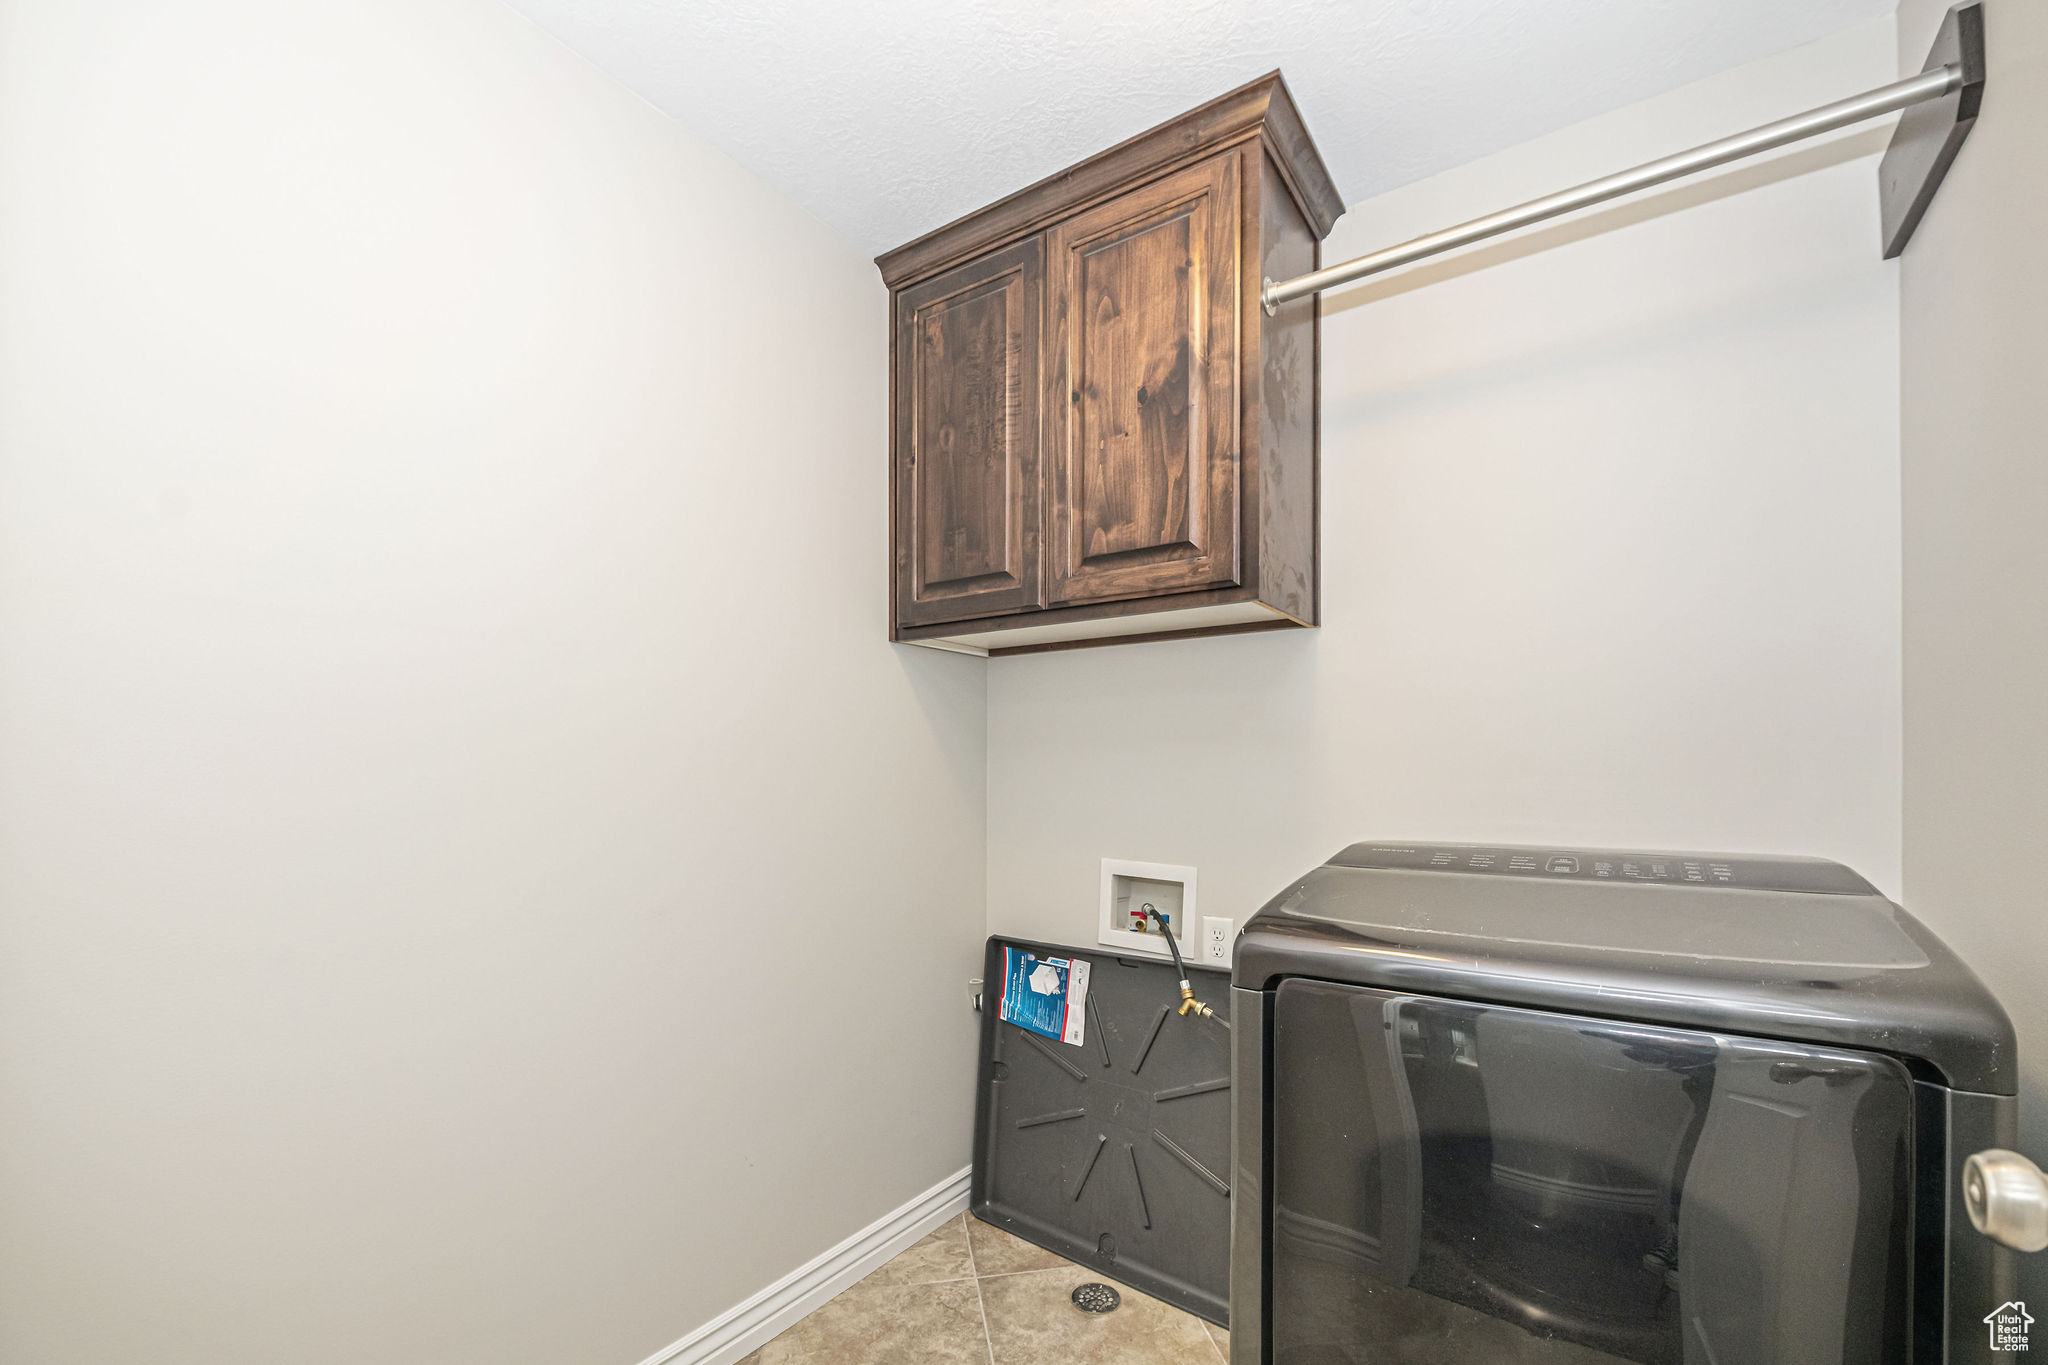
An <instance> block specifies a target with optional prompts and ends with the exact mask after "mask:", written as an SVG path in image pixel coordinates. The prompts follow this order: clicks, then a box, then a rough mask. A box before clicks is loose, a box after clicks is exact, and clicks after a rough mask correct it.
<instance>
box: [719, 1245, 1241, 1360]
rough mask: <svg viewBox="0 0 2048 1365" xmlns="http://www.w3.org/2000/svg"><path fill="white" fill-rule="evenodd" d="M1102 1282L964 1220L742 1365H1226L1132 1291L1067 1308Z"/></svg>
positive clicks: (1182, 1317)
mask: <svg viewBox="0 0 2048 1365" xmlns="http://www.w3.org/2000/svg"><path fill="white" fill-rule="evenodd" d="M1107 1279H1108V1277H1107V1276H1105V1275H1103V1274H1101V1273H1100V1272H1099V1271H1094V1270H1086V1269H1083V1268H1082V1267H1080V1266H1077V1265H1075V1264H1074V1263H1073V1262H1071V1261H1068V1260H1065V1259H1063V1258H1061V1257H1059V1256H1055V1255H1054V1254H1053V1253H1052V1252H1050V1251H1042V1250H1040V1249H1039V1248H1038V1247H1035V1246H1032V1245H1031V1244H1030V1243H1029V1242H1025V1241H1020V1240H1019V1239H1017V1238H1015V1237H1012V1236H1011V1235H1010V1234H1009V1233H1007V1232H1004V1231H1003V1230H1002V1229H1000V1228H993V1227H990V1226H989V1225H988V1224H986V1223H983V1222H981V1221H979V1220H977V1219H976V1218H975V1217H974V1216H973V1215H972V1214H962V1215H960V1217H958V1218H955V1219H953V1220H952V1221H951V1222H949V1223H947V1224H946V1225H945V1226H944V1227H942V1228H940V1229H939V1230H938V1231H937V1232H934V1233H933V1234H932V1235H931V1236H929V1237H927V1238H925V1239H924V1240H923V1241H922V1242H919V1243H918V1244H917V1245H916V1246H913V1247H911V1248H909V1249H908V1250H906V1251H904V1252H903V1253H902V1254H901V1255H899V1256H897V1257H896V1259H894V1260H893V1261H890V1262H889V1263H888V1264H887V1265H885V1266H883V1267H882V1268H881V1269H880V1270H877V1271H875V1272H874V1273H873V1274H871V1275H869V1276H868V1277H867V1278H866V1279H864V1280H862V1281H861V1282H860V1283H859V1284H856V1285H854V1286H853V1287H852V1288H851V1289H848V1290H847V1291H845V1292H844V1293H842V1294H841V1295H839V1297H837V1298H835V1299H833V1300H832V1301H831V1302H830V1303H828V1304H826V1305H825V1306H824V1307H823V1308H820V1309H819V1310H818V1311H817V1312H815V1313H813V1314H811V1315H810V1316H809V1317H807V1318H805V1319H804V1320H803V1321H802V1322H799V1323H798V1324H797V1325H796V1326H794V1327H792V1328H790V1329H789V1330H788V1331H787V1332H784V1333H783V1334H782V1335H781V1336H779V1337H777V1338H775V1340H773V1341H771V1342H769V1343H768V1344H767V1345H766V1346H763V1347H762V1348H761V1349H760V1350H758V1351H756V1352H754V1353H753V1354H752V1355H750V1356H748V1357H747V1358H746V1359H745V1360H744V1361H742V1362H740V1365H796V1362H803V1365H1045V1363H1046V1362H1054V1363H1055V1365H1219V1363H1220V1365H1227V1362H1228V1361H1229V1359H1230V1336H1229V1334H1228V1333H1227V1332H1225V1331H1224V1330H1223V1329H1222V1328H1221V1327H1214V1326H1211V1325H1210V1324H1209V1323H1206V1322H1204V1321H1202V1319H1200V1318H1197V1317H1194V1316H1191V1315H1190V1314H1187V1313H1183V1312H1181V1311H1180V1310H1179V1309H1178V1308H1172V1307H1169V1306H1167V1305H1166V1304H1163V1303H1161V1302H1160V1301H1159V1300H1157V1299H1154V1298H1150V1297H1148V1296H1146V1295H1144V1294H1140V1293H1139V1292H1138V1291H1137V1290H1135V1289H1129V1288H1126V1287H1124V1286H1122V1285H1118V1286H1117V1288H1118V1291H1119V1292H1120V1293H1121V1294H1122V1295H1123V1304H1122V1306H1121V1307H1119V1308H1118V1309H1117V1310H1116V1311H1115V1312H1114V1313H1105V1314H1100V1315H1097V1314H1093V1313H1083V1312H1082V1311H1081V1310H1080V1309H1078V1308H1076V1307H1074V1305H1073V1304H1072V1303H1071V1302H1070V1301H1069V1299H1068V1297H1067V1296H1068V1295H1070V1294H1071V1293H1073V1291H1074V1286H1075V1285H1078V1284H1083V1283H1086V1282H1087V1281H1090V1280H1098V1281H1103V1280H1107Z"/></svg>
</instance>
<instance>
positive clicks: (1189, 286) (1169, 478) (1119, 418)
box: [1047, 153, 1241, 602]
mask: <svg viewBox="0 0 2048 1365" xmlns="http://www.w3.org/2000/svg"><path fill="white" fill-rule="evenodd" d="M1240 221H1241V214H1240V204H1239V202H1238V170H1237V157H1236V155H1235V154H1234V153H1233V154H1230V155H1225V156H1220V157H1217V158H1216V159H1214V160H1212V161H1206V162H1202V163H1200V164H1198V165H1195V166H1191V167H1189V168H1188V169H1187V170H1184V171H1180V172H1178V173H1176V174H1174V175H1170V176H1167V177H1166V178H1164V179H1162V180H1157V181H1154V182H1153V183H1151V184H1149V185H1146V186H1143V187H1141V188H1139V189H1135V190H1132V191H1131V192H1129V193H1128V194H1124V195H1120V196H1118V197H1117V198H1115V199H1112V200H1110V201H1109V202H1108V203H1106V204H1101V205H1099V206H1097V207H1096V208H1094V209H1091V210H1089V211H1088V212H1086V213H1083V214H1081V215H1079V216H1078V217H1075V218H1072V219H1069V220H1068V221H1067V222H1065V223H1063V224H1061V225H1059V226H1058V227H1056V228H1054V229H1053V230H1052V232H1051V234H1050V236H1051V246H1050V248H1049V251H1050V255H1051V258H1052V271H1053V283H1052V324H1051V325H1052V328H1053V337H1054V342H1053V344H1054V348H1055V357H1056V358H1055V362H1054V366H1055V377H1054V380H1053V382H1052V384H1051V386H1050V388H1051V392H1050V395H1049V401H1048V403H1047V422H1048V424H1049V429H1048V433H1047V434H1048V437H1049V442H1050V462H1051V480H1050V483H1051V488H1050V495H1051V501H1052V508H1051V514H1052V550H1051V556H1050V567H1051V572H1050V575H1049V579H1050V588H1049V593H1048V596H1049V597H1050V599H1051V600H1052V601H1054V602H1096V601H1105V600H1110V599H1114V598H1128V597H1148V596H1152V595H1154V594H1157V593H1171V592H1185V591H1189V590H1192V589H1197V588H1214V587H1223V586H1228V585H1230V584H1234V583H1236V582H1237V581H1238V468H1237V464H1238V441H1237V432H1238V401H1237V400H1238V394H1237V368H1238V367H1237V358H1238V357H1237V347H1238V297H1239V289H1238V259H1239V231H1240V227H1239V224H1240Z"/></svg>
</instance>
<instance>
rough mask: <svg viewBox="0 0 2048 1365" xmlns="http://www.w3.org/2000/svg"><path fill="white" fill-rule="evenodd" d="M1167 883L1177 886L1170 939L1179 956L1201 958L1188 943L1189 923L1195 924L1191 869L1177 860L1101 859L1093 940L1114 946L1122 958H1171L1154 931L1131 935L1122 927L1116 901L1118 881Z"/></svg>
mask: <svg viewBox="0 0 2048 1365" xmlns="http://www.w3.org/2000/svg"><path fill="white" fill-rule="evenodd" d="M1133 880H1137V881H1149V882H1171V883H1175V884H1177V885H1178V886H1179V887H1180V905H1179V906H1178V907H1177V908H1176V909H1175V910H1174V912H1173V913H1172V916H1171V918H1172V920H1173V925H1174V928H1175V930H1176V931H1177V932H1176V933H1175V934H1174V938H1175V939H1176V940H1177V941H1178V942H1179V944H1180V951H1181V956H1182V957H1184V958H1186V959H1187V960H1188V961H1189V962H1198V961H1200V960H1201V955H1200V954H1199V953H1195V952H1191V951H1190V945H1191V944H1193V943H1194V942H1195V939H1194V937H1193V936H1192V935H1190V934H1189V933H1188V931H1187V926H1188V925H1190V924H1195V923H1199V921H1198V919H1197V918H1196V916H1197V910H1196V906H1195V869H1193V868H1192V867H1185V866H1182V865H1181V864H1179V863H1147V862H1139V861H1138V860H1136V859H1133V858H1104V859H1103V860H1102V911H1101V917H1100V920H1099V922H1098V925H1097V932H1096V941H1097V942H1098V943H1102V944H1105V945H1107V946H1109V947H1112V948H1115V949H1116V950H1117V951H1118V952H1119V953H1121V954H1123V955H1124V956H1126V957H1156V958H1161V959H1164V960H1167V961H1171V960H1172V957H1173V954H1172V953H1171V952H1169V951H1167V947H1166V944H1165V942H1164V941H1163V940H1162V938H1161V936H1160V935H1158V934H1156V933H1144V934H1134V933H1132V932H1131V931H1130V930H1129V929H1126V928H1125V927H1124V922H1125V919H1126V918H1127V916H1126V914H1125V913H1124V910H1123V908H1122V907H1120V906H1119V905H1118V904H1117V901H1118V896H1117V890H1118V883H1119V882H1124V883H1128V882H1130V881H1133Z"/></svg>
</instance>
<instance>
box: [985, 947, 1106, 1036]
mask: <svg viewBox="0 0 2048 1365" xmlns="http://www.w3.org/2000/svg"><path fill="white" fill-rule="evenodd" d="M996 1013H997V1017H998V1018H1000V1019H1002V1020H1004V1021H1005V1022H1006V1023H1011V1024H1015V1025H1016V1026H1017V1027H1018V1028H1021V1029H1029V1030H1030V1031H1031V1032H1033V1033H1036V1034H1039V1035H1041V1036H1042V1037H1046V1038H1055V1039H1058V1040H1059V1041H1060V1042H1062V1043H1068V1044H1071V1045H1072V1046H1074V1047H1079V1046H1081V1035H1082V1031H1083V1024H1084V1021H1085V1020H1086V1019H1087V1017H1088V964H1087V963H1085V962H1082V961H1080V960H1078V959H1076V958H1068V957H1040V956H1039V955H1038V954H1036V953H1031V952H1026V951H1025V950H1024V949H1022V948H1011V947H1007V946H1006V947H1005V948H1004V949H1003V999H1002V1004H1001V1006H1000V1008H999V1009H998V1010H997V1012H996Z"/></svg>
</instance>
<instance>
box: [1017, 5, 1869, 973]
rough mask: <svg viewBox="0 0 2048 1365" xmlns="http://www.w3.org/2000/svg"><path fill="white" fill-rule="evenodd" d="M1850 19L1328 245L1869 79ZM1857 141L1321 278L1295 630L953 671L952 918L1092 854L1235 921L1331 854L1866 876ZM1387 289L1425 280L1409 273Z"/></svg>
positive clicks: (1073, 932) (1378, 207)
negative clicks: (1443, 252)
mask: <svg viewBox="0 0 2048 1365" xmlns="http://www.w3.org/2000/svg"><path fill="white" fill-rule="evenodd" d="M1893 66H1894V39H1893V33H1892V28H1891V25H1890V23H1889V22H1886V21H1880V22H1879V23H1876V24H1873V25H1869V26H1865V27H1861V28H1858V29H1855V30H1851V31H1849V32H1846V33H1844V34H1841V35H1839V36H1837V37H1835V38H1833V39H1830V40H1827V41H1825V42H1822V43H1818V44H1815V45H1813V46H1810V47H1807V48H1803V49H1799V50H1796V51H1794V52H1791V53H1788V54H1786V55H1784V56H1782V57H1780V58H1777V59H1773V60H1771V61H1766V62H1762V63H1758V64H1756V65H1753V66H1749V67H1745V68H1741V69H1739V70H1736V71H1732V72H1729V73H1727V74H1725V75H1723V76H1719V77H1716V78H1714V79H1712V80H1708V81H1705V82H1702V83H1700V84H1698V85H1695V86H1690V87H1687V88H1684V89H1681V90H1679V91H1676V92H1674V93H1672V94H1670V95H1667V96H1664V97H1661V98H1658V99H1655V100H1651V101H1648V102H1646V103H1643V104H1640V105H1637V106H1635V107H1633V108H1630V109H1626V110H1623V111H1621V112H1619V113H1616V114H1613V115H1610V116H1606V117H1602V118H1600V119H1596V120H1594V121H1592V122H1589V123H1585V124H1581V125H1579V126H1577V127H1574V128H1571V129H1568V130H1566V131H1564V132H1561V133H1558V134H1555V135H1552V136H1547V137H1544V138H1542V139H1540V140H1538V141H1535V142H1531V143H1528V144H1526V145H1524V146H1522V147H1518V148H1516V149H1514V150H1512V151H1509V152H1505V153H1502V154H1500V155H1497V156H1493V157H1489V158H1487V159H1485V160H1483V161H1479V162H1476V163H1473V164H1472V165H1469V166H1466V167H1464V168H1462V169H1459V170H1457V171H1453V172H1450V173H1447V174H1444V175H1440V176H1437V177H1435V178H1434V179H1431V180H1428V181H1425V182H1422V183H1420V184H1417V185H1414V186H1411V187H1409V188H1406V189H1403V190H1400V191H1398V192H1396V193H1393V194H1389V195H1386V196H1384V197H1382V198H1379V199H1375V200H1372V201H1369V202H1367V203H1363V204H1360V205H1357V206H1356V207H1354V208H1353V209H1352V211H1351V212H1350V213H1349V214H1348V215H1347V216H1346V217H1345V218H1344V219H1343V221H1342V222H1341V223H1340V225H1339V227H1338V229H1337V231H1336V233H1335V234H1334V235H1333V236H1332V237H1331V239H1330V240H1329V241H1328V242H1327V243H1326V245H1325V252H1324V259H1325V260H1327V261H1336V260H1341V259H1344V258H1346V257H1349V256H1352V255H1356V254H1359V253H1360V252H1362V251H1365V250H1369V249H1372V248H1374V247H1377V246H1381V245H1385V244H1388V243H1392V242H1395V241H1398V240H1401V239H1403V238H1405V237H1408V236H1411V235H1414V234H1416V233H1419V232H1423V231H1427V230H1429V229H1432V228H1437V227H1442V226H1445V225H1448V224H1450V223H1454V222H1457V221H1459V220H1461V219H1463V218H1467V217H1471V216H1474V215H1476V214H1479V213H1484V212H1489V211H1491V210H1493V209H1496V208H1500V207H1503V206H1505V205H1507V204H1511V203H1514V202H1517V201H1518V200H1521V199H1524V198H1529V197H1533V196H1535V195H1537V194H1541V193H1546V192H1548V191H1550V190H1553V189H1557V188H1561V187H1562V186H1565V185H1568V184H1571V183H1574V182H1575V181H1577V180H1580V179H1587V178H1591V177H1593V176H1595V175H1599V174H1604V173H1606V172H1608V171H1611V170H1615V169H1618V168H1620V167H1623V166H1627V165H1630V164H1633V163H1634V162H1637V161H1640V160H1647V159H1649V158H1651V157H1653V156H1658V155H1662V154H1664V153H1666V152H1669V151H1672V150H1674V149H1677V148H1680V147H1684V146H1688V145H1691V144H1693V143H1695V142H1702V141H1706V140H1707V139H1709V138H1712V137H1717V136H1720V135H1722V134H1725V133H1729V132H1733V131H1735V130H1737V129H1739V128H1743V127H1747V126H1749V125H1751V124H1755V123H1761V122H1764V121H1766V120H1768V119H1771V118H1776V117H1779V116H1782V115H1783V114H1785V113H1788V112H1791V111H1794V110H1798V109H1802V108H1806V107H1808V106H1810V105H1814V104H1819V103H1822V102H1825V101H1826V100H1829V99H1834V98H1839V97H1840V96H1842V95H1844V94H1847V93H1850V92H1853V91H1857V90H1861V89H1864V88H1867V87H1869V86H1873V85H1878V84H1882V83H1884V82H1886V81H1888V80H1891V79H1893V74H1892V73H1893ZM1887 135H1888V134H1887V131H1886V130H1884V129H1882V128H1880V129H1875V130H1864V131H1861V132H1857V133H1852V134H1849V135H1846V137H1845V138H1842V139H1838V140H1836V141H1835V142H1833V143H1830V144H1827V145H1824V146H1815V145H1809V146H1807V147H1805V148H1803V149H1800V150H1797V151H1795V152H1792V153H1789V154H1787V155H1785V156H1784V157H1782V158H1781V159H1779V160H1778V161H1776V162H1772V163H1766V164H1763V165H1752V166H1749V167H1745V168H1741V169H1736V170H1732V171H1729V172H1725V173H1722V174H1719V175H1717V176H1714V177H1710V178H1708V179H1707V180H1705V181H1704V183H1701V184H1698V185H1688V186H1683V187H1674V188H1671V189H1669V190H1667V191H1664V192H1658V193H1654V194H1652V195H1650V196H1648V197H1646V198H1645V199H1644V200H1643V201H1642V202H1639V203H1638V202H1631V203H1627V204H1623V205H1619V206H1613V207H1610V208H1608V209H1606V210H1603V211H1596V212H1595V213H1593V214H1592V215H1591V216H1590V217H1588V218H1586V219H1584V220H1583V221H1576V222H1567V223H1564V224H1560V225H1554V226H1552V227H1550V228H1548V229H1541V230H1538V231H1537V232H1535V233H1534V234H1533V235H1531V236H1528V237H1525V238H1523V239H1521V240H1519V241H1509V242H1506V243H1502V244H1496V245H1493V246H1491V247H1487V248H1483V249H1480V250H1478V251H1476V252H1474V253H1472V254H1470V255H1468V256H1465V257H1462V258H1457V259H1450V260H1446V261H1444V262H1441V263H1437V264H1435V265H1432V266H1428V267H1425V268H1423V269H1420V270H1416V271H1411V272H1409V273H1407V274H1406V275H1402V276H1397V277H1394V278H1391V279H1390V280H1388V281H1386V282H1383V283H1378V284H1370V285H1366V286H1362V287H1358V288H1353V289H1350V290H1348V291H1343V292H1339V293H1334V294H1332V295H1331V296H1330V297H1329V298H1328V299H1327V300H1326V302H1325V308H1326V313H1325V322H1324V331H1323V337H1324V357H1323V384H1324V389H1323V419H1322V420H1323V432H1322V440H1323V496H1324V503H1323V622H1324V624H1323V628H1322V629H1321V630H1320V631H1315V632H1300V633H1282V634H1267V635H1253V636H1240V637H1235V638H1224V639H1215V640H1205V641H1182V642H1172V643H1158V644H1149V645H1133V646H1121V647H1118V648H1116V649H1113V650H1080V651H1073V652H1066V653H1054V654H1044V655H1037V656H1020V657H1015V658H1009V659H1001V660H997V661H994V662H993V663H992V664H991V667H990V674H989V832H990V838H989V919H990V925H991V927H992V929H994V930H996V931H1000V932H1005V933H1013V934H1023V935H1029V936H1034V937H1039V938H1044V939H1049V940H1052V941H1055V942H1070V943H1087V942H1092V941H1093V937H1094V921H1095V912H1096V882H1097V868H1098V861H1099V859H1101V858H1102V857H1104V856H1113V857H1130V858H1143V859H1152V860H1157V861H1162V862H1173V863H1190V864H1194V865H1196V866H1197V867H1198V868H1199V869H1200V876H1201V884H1200V892H1201V895H1200V899H1201V904H1202V908H1203V911H1204V912H1205V913H1209V914H1220V915H1229V916H1231V917H1233V918H1235V919H1238V920H1240V921H1241V920H1242V919H1243V917H1244V916H1245V915H1247V914H1249V913H1250V912H1251V911H1253V910H1254V909H1256V908H1257V907H1258V906H1259V905H1260V904H1262V903H1263V902H1264V901H1265V900H1266V899H1267V898H1268V897H1269V896H1270V895H1271V894H1272V893H1273V892H1274V891H1275V890H1277V889H1278V888H1279V887H1280V886H1282V885H1283V884H1284V883H1285V882H1286V881H1287V880H1288V879H1289V878H1290V877H1292V876H1294V875H1296V874H1297V873H1299V872H1301V871H1302V870H1304V869H1305V868H1307V867H1310V866H1312V865H1314V864H1315V863H1318V862H1320V861H1321V860H1323V859H1324V858H1326V857H1328V856H1329V854H1330V853H1332V852H1333V851H1334V850H1336V849H1337V848H1339V847H1340V846H1342V845H1343V844H1345V843H1348V842H1350V841H1352V840H1355V839H1361V838H1368V837H1370V838H1395V837H1403V838H1439V839H1453V840H1457V839H1471V840H1503V841H1526V842H1535V843H1546V842H1575V843H1590V844H1614V845H1638V846H1649V847H1658V848H1675V849H1715V850H1738V851H1739V850H1747V851H1794V852H1802V853H1817V854H1824V855H1827V856H1830V857H1834V858H1839V859H1842V860H1843V861H1845V862H1848V863H1850V864H1851V865H1853V866H1855V867H1857V868H1858V869H1860V870H1861V871H1863V872H1864V873H1865V874H1866V875H1868V876H1870V877H1872V878H1873V879H1874V880H1875V881H1876V882H1877V883H1878V884H1879V885H1880V886H1883V887H1885V888H1886V889H1888V890H1893V891H1896V889H1897V887H1898V882H1899V588H1898V582H1899V529H1898V516H1899V512H1898V491H1899V485H1898V429H1897V401H1898V309H1897V277H1896V267H1895V266H1894V265H1891V264H1887V263H1884V262H1881V261H1880V260H1879V259H1878V224H1877V196H1876V192H1875V188H1874V186H1875V171H1874V164H1875V162H1874V157H1875V154H1876V153H1877V152H1878V151H1880V150H1881V149H1882V147H1883V145H1884V142H1885V139H1886V137H1887ZM1422 286H1426V287H1422Z"/></svg>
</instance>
